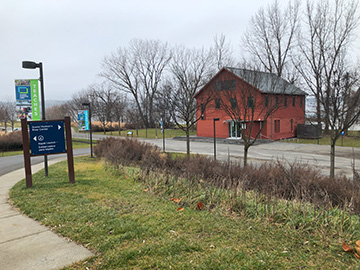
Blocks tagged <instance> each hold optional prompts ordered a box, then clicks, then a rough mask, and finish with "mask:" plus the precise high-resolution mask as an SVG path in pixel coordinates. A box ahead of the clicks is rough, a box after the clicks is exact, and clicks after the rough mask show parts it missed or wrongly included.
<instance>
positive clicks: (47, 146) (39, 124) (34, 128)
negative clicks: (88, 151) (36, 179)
mask: <svg viewBox="0 0 360 270" xmlns="http://www.w3.org/2000/svg"><path fill="white" fill-rule="evenodd" d="M28 126H29V133H30V138H29V133H28V131H27V130H28ZM21 129H22V137H23V149H24V163H25V175H26V187H28V188H29V187H32V176H31V162H30V156H41V155H45V156H46V155H52V154H59V153H67V161H68V172H69V182H70V183H75V176H74V158H73V150H72V140H71V122H70V117H65V120H48V121H30V122H28V121H27V120H26V119H21ZM65 131H66V148H65V135H64V132H65ZM29 139H30V140H29ZM29 141H30V143H29ZM30 150H31V154H30Z"/></svg>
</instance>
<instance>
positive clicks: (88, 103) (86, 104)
mask: <svg viewBox="0 0 360 270" xmlns="http://www.w3.org/2000/svg"><path fill="white" fill-rule="evenodd" d="M81 105H83V106H88V107H89V129H90V157H92V158H93V147H92V129H91V105H90V102H86V103H82V104H81Z"/></svg>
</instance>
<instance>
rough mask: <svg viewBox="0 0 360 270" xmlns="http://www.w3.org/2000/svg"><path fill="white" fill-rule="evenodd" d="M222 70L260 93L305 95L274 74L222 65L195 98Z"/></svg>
mask: <svg viewBox="0 0 360 270" xmlns="http://www.w3.org/2000/svg"><path fill="white" fill-rule="evenodd" d="M223 70H226V71H228V72H230V73H232V74H233V75H235V76H237V77H238V78H240V79H242V80H244V81H245V82H247V83H248V84H250V85H252V86H254V87H255V88H256V89H258V90H259V91H261V92H262V93H267V94H285V95H299V96H305V95H307V93H306V92H304V91H302V90H301V89H300V88H298V87H296V86H295V85H293V84H291V83H289V82H287V81H286V80H284V79H282V78H280V77H278V76H276V75H275V74H272V73H268V72H262V71H254V70H247V69H241V68H232V67H224V68H222V69H221V70H220V71H219V72H218V73H217V74H216V75H215V76H214V77H213V78H212V79H211V80H210V81H209V82H208V83H207V84H206V85H205V86H204V87H203V88H202V89H200V90H199V92H197V93H196V94H195V98H196V97H197V96H198V95H199V94H200V93H201V92H202V91H203V90H204V89H205V88H206V86H207V85H208V84H209V83H210V82H211V81H212V80H214V79H215V77H217V76H218V75H219V74H220V73H221V72H222V71H223Z"/></svg>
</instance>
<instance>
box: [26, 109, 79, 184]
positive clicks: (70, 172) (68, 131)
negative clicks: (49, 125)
mask: <svg viewBox="0 0 360 270" xmlns="http://www.w3.org/2000/svg"><path fill="white" fill-rule="evenodd" d="M53 121H64V126H65V136H66V137H65V138H66V153H67V162H68V175H69V183H72V184H73V183H75V173H74V155H73V148H72V137H71V121H70V117H68V116H67V117H65V119H60V120H42V121H27V120H26V119H21V130H22V140H23V150H24V165H25V179H26V187H27V188H31V187H32V174H31V160H30V157H31V155H30V140H29V132H28V123H30V122H37V123H41V122H53ZM56 154H60V153H54V154H53V155H56ZM61 154H62V153H61ZM47 155H51V154H47ZM37 156H38V155H37Z"/></svg>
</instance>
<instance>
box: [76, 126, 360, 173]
mask: <svg viewBox="0 0 360 270" xmlns="http://www.w3.org/2000/svg"><path fill="white" fill-rule="evenodd" d="M73 137H76V138H88V137H89V135H88V134H84V133H75V132H73ZM105 137H107V136H105V135H98V134H94V135H93V138H94V139H101V138H105ZM139 140H141V141H146V142H150V143H153V144H155V145H157V146H158V147H159V148H160V149H162V148H163V141H162V139H139ZM216 146H217V147H216V148H217V149H216V153H217V159H218V160H227V159H228V156H229V155H230V158H231V160H236V161H240V162H241V160H242V157H243V153H244V151H243V146H242V145H239V144H226V143H217V144H216ZM190 147H191V153H197V154H202V155H209V156H213V155H214V143H213V142H212V141H211V139H210V140H209V142H195V141H193V142H191V144H190ZM165 149H166V151H167V152H186V142H185V141H179V140H174V139H166V140H165ZM329 153H330V146H327V145H317V144H297V143H284V142H271V143H265V144H259V145H254V146H252V147H251V148H250V150H249V154H248V158H249V162H251V163H253V164H255V165H256V164H260V163H261V162H264V161H268V162H272V161H276V160H285V161H287V162H290V163H293V162H295V161H297V162H302V163H306V164H310V165H313V166H315V167H316V168H318V169H320V170H321V172H322V173H323V174H324V175H329V172H330V154H329ZM353 160H355V165H356V168H357V170H359V168H360V148H350V147H336V161H335V173H336V174H343V175H346V176H348V177H352V176H353V173H352V163H353Z"/></svg>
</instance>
